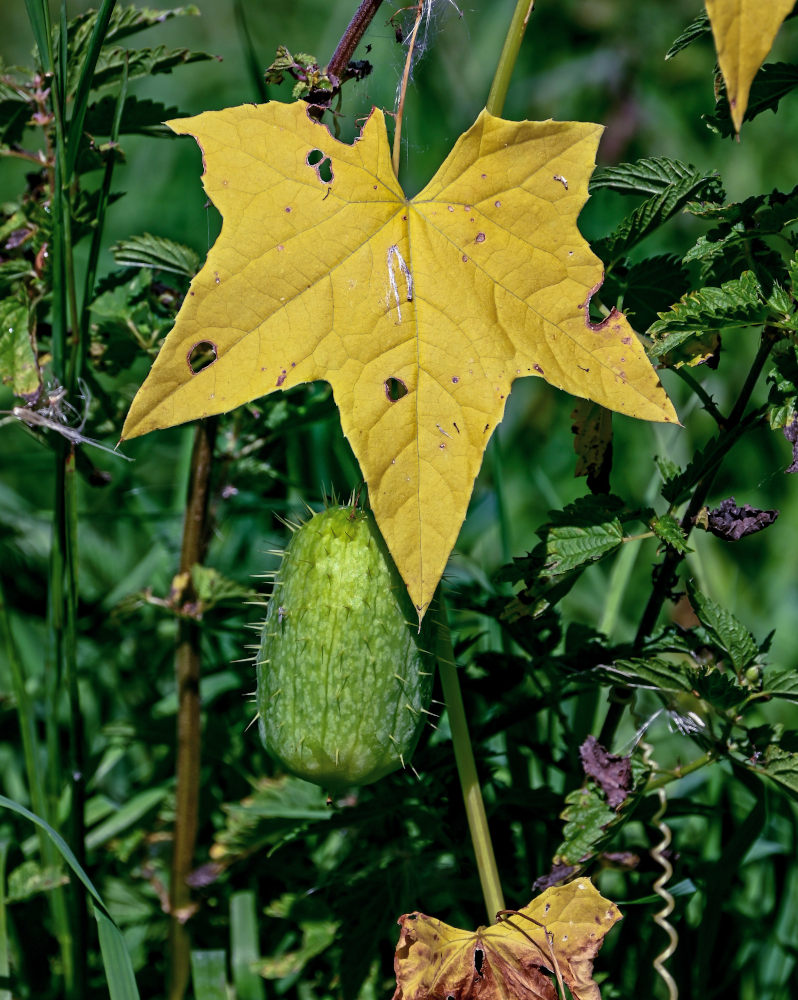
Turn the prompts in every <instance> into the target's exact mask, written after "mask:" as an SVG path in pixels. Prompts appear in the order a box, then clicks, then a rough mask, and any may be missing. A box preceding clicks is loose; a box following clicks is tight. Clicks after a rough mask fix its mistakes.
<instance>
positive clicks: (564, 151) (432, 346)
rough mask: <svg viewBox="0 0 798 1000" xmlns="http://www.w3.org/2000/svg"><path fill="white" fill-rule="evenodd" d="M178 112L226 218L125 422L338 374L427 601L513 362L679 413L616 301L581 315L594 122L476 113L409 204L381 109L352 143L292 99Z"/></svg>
mask: <svg viewBox="0 0 798 1000" xmlns="http://www.w3.org/2000/svg"><path fill="white" fill-rule="evenodd" d="M168 124H169V125H170V127H171V128H172V129H173V130H174V131H175V132H178V133H180V134H190V135H193V136H195V138H196V139H197V141H198V142H199V144H200V146H201V148H202V151H203V161H204V166H205V173H204V175H203V181H204V186H205V190H206V191H207V193H208V195H209V196H210V198H211V199H212V201H213V203H214V204H215V205H216V206H217V208H218V209H219V210H220V212H221V213H222V216H223V218H224V222H223V226H222V231H221V234H220V236H219V239H218V240H217V241H216V243H215V244H214V246H213V247H212V249H211V250H210V252H209V254H208V259H207V262H206V264H205V266H204V267H203V269H202V270H201V271H200V273H199V274H198V275H197V276H196V278H195V279H194V281H193V282H192V284H191V288H190V290H189V293H188V295H187V296H186V299H185V301H184V303H183V306H182V308H181V310H180V313H179V315H178V317H177V321H176V323H175V327H174V329H173V330H172V332H171V333H170V334H169V335H168V337H167V338H166V341H165V342H164V345H163V347H162V349H161V352H160V354H159V355H158V358H157V359H156V361H155V364H154V365H153V368H152V371H151V372H150V375H149V376H148V378H147V380H146V382H145V383H144V385H143V386H142V388H141V389H140V390H139V393H138V394H137V396H136V398H135V399H134V401H133V404H132V406H131V408H130V413H129V414H128V417H127V421H126V423H125V426H124V429H123V437H124V438H130V437H135V436H137V435H139V434H144V433H146V432H148V431H151V430H154V429H155V428H159V427H169V426H171V425H173V424H177V423H181V422H183V421H186V420H192V419H195V418H199V417H204V416H208V415H209V414H213V413H220V412H223V411H226V410H230V409H232V408H233V407H235V406H238V405H240V404H242V403H244V402H247V401H249V400H252V399H255V398H257V397H259V396H263V395H265V394H267V393H270V392H274V391H275V390H276V389H288V388H290V387H291V386H295V385H297V384H299V383H301V382H308V381H311V380H314V379H326V380H327V381H328V382H329V383H330V384H331V386H332V389H333V393H334V396H335V401H336V403H337V405H338V408H339V410H340V414H341V424H342V427H343V431H344V433H345V434H346V436H347V438H348V439H349V441H350V443H351V445H352V448H353V451H354V453H355V455H356V456H357V459H358V461H359V462H360V466H361V469H362V471H363V476H364V478H365V480H366V482H367V483H368V487H369V497H370V501H371V506H372V509H373V510H374V514H375V517H376V519H377V523H378V524H379V526H380V530H381V532H382V534H383V536H384V538H385V541H386V543H387V545H388V548H389V549H390V551H391V554H392V556H393V558H394V560H395V562H396V565H397V567H398V569H399V572H400V573H401V575H402V577H403V579H404V580H405V583H406V584H407V587H408V590H409V592H410V596H411V598H412V600H413V602H414V604H415V606H416V608H417V610H418V613H419V617H421V616H422V615H423V614H424V612H425V611H426V609H427V607H428V604H429V601H430V599H431V597H432V595H433V593H434V591H435V588H436V586H437V584H438V581H439V580H440V577H441V575H442V573H443V570H444V567H445V565H446V561H447V559H448V557H449V554H450V552H451V550H452V548H453V546H454V543H455V541H456V539H457V535H458V533H459V530H460V526H461V525H462V522H463V519H464V517H465V513H466V508H467V506H468V501H469V498H470V496H471V491H472V489H473V484H474V480H475V478H476V476H477V473H478V472H479V468H480V465H481V462H482V454H483V452H484V449H485V446H486V444H487V442H488V439H489V438H490V435H491V433H492V432H493V430H494V428H495V427H496V425H497V424H498V423H499V421H500V420H501V418H502V415H503V413H504V406H505V402H506V399H507V396H508V395H509V392H510V387H511V385H512V382H513V380H514V379H515V378H517V377H519V376H522V375H539V376H542V377H543V378H545V379H546V380H547V381H549V382H550V383H551V384H552V385H555V386H558V387H560V388H562V389H565V390H566V391H567V392H571V393H574V394H575V395H578V396H584V397H589V398H591V399H594V400H595V401H596V402H598V403H601V405H603V406H607V407H609V408H610V409H614V410H618V411H620V412H622V413H627V414H630V415H632V416H636V417H641V418H643V419H646V420H661V421H676V414H675V413H674V410H673V407H672V406H671V404H670V402H669V400H668V399H667V397H666V396H665V393H664V390H663V389H662V387H661V385H660V384H659V380H658V378H657V376H656V374H655V372H654V369H653V368H652V366H651V365H650V363H649V361H648V360H647V358H646V355H645V352H644V350H643V348H642V346H641V344H640V343H639V341H638V340H637V338H636V336H635V334H634V333H633V331H632V329H631V327H630V326H629V324H628V322H627V320H626V319H625V317H624V316H622V315H621V314H619V313H617V312H614V311H613V313H612V314H611V315H610V316H609V317H608V318H607V319H606V320H605V321H604V322H603V323H601V324H600V325H595V326H594V325H591V323H590V322H589V317H588V302H589V299H590V296H591V295H592V293H593V292H594V291H595V289H596V288H597V287H598V286H599V285H600V283H601V281H602V278H603V271H602V265H601V262H600V261H599V260H598V258H597V257H596V256H595V255H594V254H593V253H592V252H591V250H590V248H589V247H588V245H587V243H586V242H585V240H584V239H583V238H582V236H581V235H580V233H579V231H578V229H577V226H576V220H577V216H578V215H579V212H580V210H581V208H582V206H583V205H584V203H585V201H586V199H587V182H588V178H589V176H590V174H591V172H592V169H593V166H594V163H595V152H596V147H597V144H598V141H599V137H600V134H601V127H600V126H598V125H592V124H584V123H580V122H553V121H547V122H509V121H504V120H502V119H500V118H494V117H493V116H492V115H490V114H488V113H487V112H486V111H483V112H482V113H481V114H480V116H479V118H478V119H477V121H476V122H475V123H474V125H473V126H472V127H471V128H470V129H469V130H468V131H467V132H466V133H465V134H463V135H462V136H461V137H460V138H459V139H458V141H457V142H456V144H455V146H454V148H453V149H452V151H451V153H450V154H449V156H448V157H447V158H446V160H445V161H444V163H443V165H442V166H441V168H440V169H439V170H438V172H437V173H436V175H435V177H433V179H432V180H431V181H430V183H429V184H428V185H427V186H426V187H425V188H424V190H423V191H421V192H420V193H419V194H418V195H416V197H414V198H412V199H408V198H406V197H405V195H404V193H403V191H402V189H401V187H400V186H399V183H398V181H397V179H396V177H395V175H394V173H393V170H392V167H391V154H390V147H389V144H388V138H387V133H386V130H385V121H384V116H383V114H382V112H381V111H379V110H376V109H375V110H373V111H372V113H371V115H370V117H369V118H368V120H367V121H366V123H365V125H364V127H363V130H362V133H361V135H360V137H359V138H358V140H357V141H356V142H355V143H354V144H353V145H351V146H350V145H346V144H345V143H342V142H339V141H337V140H336V139H334V138H333V137H332V136H331V135H330V133H329V131H328V130H327V129H326V128H325V127H324V126H322V125H319V124H318V123H316V122H314V121H313V120H312V119H310V118H309V117H308V115H307V107H306V105H305V104H303V103H302V102H297V103H295V104H279V103H276V102H271V103H268V104H264V105H259V106H256V105H244V106H242V107H239V108H230V109H227V110H225V111H218V112H206V113H204V114H201V115H198V116H197V117H195V118H187V119H181V120H178V121H172V122H169V123H168ZM309 161H310V162H309ZM328 169H329V170H330V171H331V172H332V177H331V179H329V181H327V180H325V177H329V174H328V173H327V170H328ZM206 343H210V344H212V345H213V348H214V350H215V354H216V360H215V361H214V362H213V363H212V364H210V365H208V366H207V367H206V368H204V369H203V370H202V371H200V372H198V373H196V374H195V372H194V371H193V370H192V366H191V364H190V358H191V353H192V350H194V349H195V348H196V347H197V346H198V345H202V344H206Z"/></svg>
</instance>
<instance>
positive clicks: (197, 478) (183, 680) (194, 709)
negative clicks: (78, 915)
mask: <svg viewBox="0 0 798 1000" xmlns="http://www.w3.org/2000/svg"><path fill="white" fill-rule="evenodd" d="M216 428H217V420H216V419H215V418H211V419H209V420H202V421H200V422H199V423H198V424H197V427H196V430H195V432H194V448H193V451H192V453H191V474H190V478H189V484H188V496H187V499H186V512H185V517H184V520H183V544H182V548H181V551H180V573H181V574H189V573H190V572H191V569H192V567H193V566H195V565H196V564H197V563H200V562H202V560H203V558H204V556H205V549H206V545H207V540H208V495H209V492H210V478H211V466H212V463H213V446H214V440H215V437H216ZM188 586H189V587H190V584H189V585H188ZM175 675H176V681H177V791H176V802H175V827H174V843H173V847H172V877H171V881H170V885H169V911H170V922H169V986H168V992H167V996H168V997H169V1000H182V998H183V997H184V996H185V993H186V988H187V987H188V979H189V958H190V950H191V949H190V939H189V935H188V931H187V930H186V925H185V922H186V920H187V919H188V916H189V915H190V913H189V907H190V904H191V890H190V888H189V885H188V882H187V878H188V875H189V874H190V873H191V870H192V867H193V864H194V849H195V846H196V842H197V820H198V814H199V810H198V805H199V767H200V699H199V680H200V629H199V625H198V624H197V622H196V621H195V620H194V619H192V618H182V619H180V624H179V626H178V636H177V650H176V652H175Z"/></svg>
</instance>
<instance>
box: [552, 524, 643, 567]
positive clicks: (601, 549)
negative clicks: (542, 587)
mask: <svg viewBox="0 0 798 1000" xmlns="http://www.w3.org/2000/svg"><path fill="white" fill-rule="evenodd" d="M622 541H623V527H622V526H621V522H620V521H619V520H618V518H612V519H610V520H602V521H596V522H594V523H593V524H585V523H584V522H583V523H578V524H562V525H558V526H555V525H552V526H551V527H549V528H548V530H547V531H546V534H545V538H544V545H545V549H546V555H545V560H544V563H543V568H544V570H545V571H546V572H547V573H549V574H552V575H554V574H557V575H560V574H563V573H569V572H571V570H574V569H578V568H579V567H581V566H584V565H585V564H586V563H592V562H597V561H598V560H599V559H603V558H604V556H607V555H609V554H610V553H611V552H614V551H615V550H616V549H617V548H618V547H619V546H620V544H621V542H622Z"/></svg>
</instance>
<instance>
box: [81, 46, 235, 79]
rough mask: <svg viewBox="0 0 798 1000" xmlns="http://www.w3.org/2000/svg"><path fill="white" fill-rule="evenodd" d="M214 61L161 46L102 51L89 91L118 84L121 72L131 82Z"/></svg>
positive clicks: (204, 56)
mask: <svg viewBox="0 0 798 1000" xmlns="http://www.w3.org/2000/svg"><path fill="white" fill-rule="evenodd" d="M217 58H218V57H217V56H214V55H211V54H210V53H209V52H193V51H191V50H190V49H169V48H167V47H166V46H165V45H158V46H156V47H155V48H152V49H121V48H120V49H108V48H103V50H102V52H101V53H100V57H99V59H98V60H97V68H96V69H95V71H94V77H93V79H92V89H93V90H100V89H101V88H102V87H109V86H112V85H113V84H115V83H118V82H119V81H120V80H121V79H122V77H123V75H124V74H125V72H127V76H128V79H129V80H135V79H140V78H141V77H148V76H155V75H156V74H157V73H171V72H172V70H173V69H174V68H175V67H176V66H182V65H187V64H188V63H195V62H207V61H208V60H209V59H217Z"/></svg>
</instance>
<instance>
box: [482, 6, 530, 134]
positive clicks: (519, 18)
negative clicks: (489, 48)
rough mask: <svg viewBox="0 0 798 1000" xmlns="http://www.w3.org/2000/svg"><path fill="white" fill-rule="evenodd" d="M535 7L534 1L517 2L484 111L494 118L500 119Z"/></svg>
mask: <svg viewBox="0 0 798 1000" xmlns="http://www.w3.org/2000/svg"><path fill="white" fill-rule="evenodd" d="M534 6H535V0H517V2H516V5H515V11H514V12H513V19H512V20H511V21H510V27H509V29H508V30H507V37H506V38H505V39H504V45H503V46H502V51H501V55H500V56H499V62H498V65H497V66H496V72H495V74H494V76H493V83H492V84H491V85H490V92H489V94H488V100H487V102H486V104H485V109H486V110H487V111H488V112H490V114H492V115H496V117H500V116H501V113H502V111H503V110H504V101H505V99H506V97H507V90H508V88H509V86H510V77H511V76H512V75H513V69H514V68H515V60H516V59H517V58H518V52H519V49H520V48H521V42H522V41H523V39H524V32H525V31H526V26H527V24H528V23H529V17H530V15H531V13H532V9H533V7H534Z"/></svg>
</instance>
